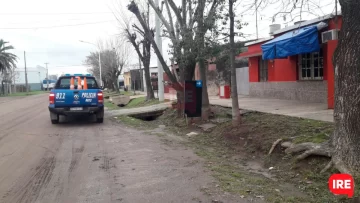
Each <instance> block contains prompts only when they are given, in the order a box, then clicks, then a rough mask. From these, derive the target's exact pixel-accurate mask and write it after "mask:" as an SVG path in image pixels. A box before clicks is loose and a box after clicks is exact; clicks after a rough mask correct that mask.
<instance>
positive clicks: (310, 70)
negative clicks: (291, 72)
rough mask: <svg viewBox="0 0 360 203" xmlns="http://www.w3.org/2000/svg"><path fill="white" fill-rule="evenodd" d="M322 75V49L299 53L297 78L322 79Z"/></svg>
mask: <svg viewBox="0 0 360 203" xmlns="http://www.w3.org/2000/svg"><path fill="white" fill-rule="evenodd" d="M323 77H324V56H323V51H322V49H320V51H319V52H313V53H307V54H301V55H299V79H300V80H322V79H323Z"/></svg>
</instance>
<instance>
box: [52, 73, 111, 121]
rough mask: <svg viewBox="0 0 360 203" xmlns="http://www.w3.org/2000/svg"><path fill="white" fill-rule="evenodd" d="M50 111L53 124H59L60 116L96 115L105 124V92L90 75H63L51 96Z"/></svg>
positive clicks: (97, 119)
mask: <svg viewBox="0 0 360 203" xmlns="http://www.w3.org/2000/svg"><path fill="white" fill-rule="evenodd" d="M85 82H86V83H85ZM49 111H50V119H51V123H52V124H57V123H59V116H60V115H64V116H71V115H88V116H92V115H95V116H96V121H97V122H98V123H103V121H104V99H103V92H102V90H101V88H100V86H99V85H98V83H97V81H96V79H95V77H93V76H91V75H90V74H86V75H83V74H74V75H70V74H66V75H63V76H61V77H60V78H59V79H58V80H57V82H56V84H55V86H54V89H52V90H51V92H50V94H49Z"/></svg>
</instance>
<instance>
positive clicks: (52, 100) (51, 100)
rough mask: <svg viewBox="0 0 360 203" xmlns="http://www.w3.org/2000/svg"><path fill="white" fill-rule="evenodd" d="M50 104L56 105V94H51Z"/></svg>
mask: <svg viewBox="0 0 360 203" xmlns="http://www.w3.org/2000/svg"><path fill="white" fill-rule="evenodd" d="M49 102H50V104H54V103H55V94H54V93H50V94H49Z"/></svg>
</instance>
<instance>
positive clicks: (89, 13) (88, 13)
mask: <svg viewBox="0 0 360 203" xmlns="http://www.w3.org/2000/svg"><path fill="white" fill-rule="evenodd" d="M94 14H95V15H96V14H113V13H112V12H87V13H0V15H94Z"/></svg>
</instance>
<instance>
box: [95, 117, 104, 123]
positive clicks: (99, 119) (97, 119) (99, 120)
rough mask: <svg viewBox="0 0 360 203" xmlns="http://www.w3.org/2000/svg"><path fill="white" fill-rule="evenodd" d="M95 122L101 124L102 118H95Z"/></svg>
mask: <svg viewBox="0 0 360 203" xmlns="http://www.w3.org/2000/svg"><path fill="white" fill-rule="evenodd" d="M96 122H97V123H103V122H104V118H96Z"/></svg>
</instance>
